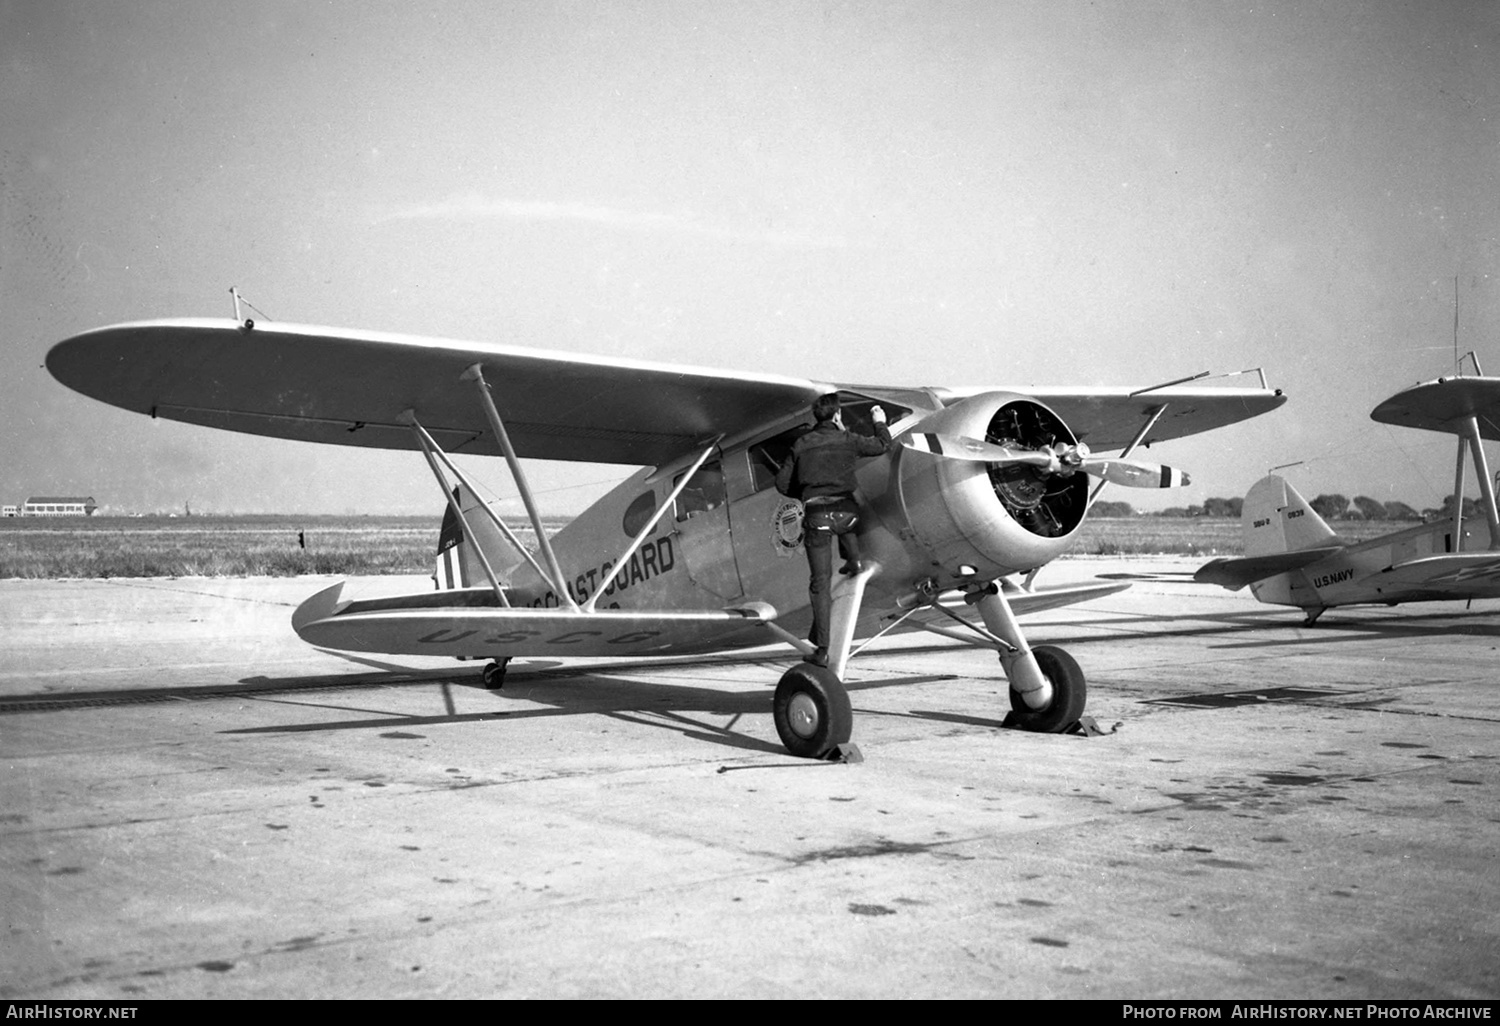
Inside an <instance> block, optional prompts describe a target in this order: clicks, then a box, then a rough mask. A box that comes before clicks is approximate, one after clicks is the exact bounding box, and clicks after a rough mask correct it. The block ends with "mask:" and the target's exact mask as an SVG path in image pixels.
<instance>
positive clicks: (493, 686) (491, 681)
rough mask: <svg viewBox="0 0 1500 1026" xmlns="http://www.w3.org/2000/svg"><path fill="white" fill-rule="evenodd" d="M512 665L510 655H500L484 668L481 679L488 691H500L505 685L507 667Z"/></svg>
mask: <svg viewBox="0 0 1500 1026" xmlns="http://www.w3.org/2000/svg"><path fill="white" fill-rule="evenodd" d="M509 665H510V656H500V657H499V658H497V659H496V660H495V661H494V662H492V663H490V664H489V665H488V666H486V667H485V668H484V672H483V673H482V674H480V679H481V680H483V681H484V688H485V690H486V691H499V690H500V689H501V688H503V687H505V668H506V667H507V666H509Z"/></svg>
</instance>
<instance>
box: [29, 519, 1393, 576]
mask: <svg viewBox="0 0 1500 1026" xmlns="http://www.w3.org/2000/svg"><path fill="white" fill-rule="evenodd" d="M565 522H566V520H565V519H558V520H556V521H551V522H549V523H548V527H549V530H555V529H556V528H557V527H560V526H562V524H563V523H565ZM510 523H511V526H512V528H513V529H514V530H515V531H516V533H517V534H518V535H519V536H520V537H521V538H522V540H523V541H526V542H530V541H531V539H532V537H533V535H532V532H531V529H530V527H529V526H528V525H526V524H525V523H524V522H514V521H511V522H510ZM1401 526H1405V525H1402V524H1394V523H1391V524H1384V523H1379V522H1372V523H1365V522H1361V521H1347V522H1343V523H1340V524H1339V531H1340V533H1341V534H1342V535H1344V537H1346V538H1348V539H1349V540H1360V539H1363V538H1369V537H1373V536H1375V535H1378V534H1384V533H1386V532H1387V531H1392V530H1395V529H1397V528H1398V527H1401ZM299 533H300V534H301V542H300V544H299V539H298V535H299ZM437 538H438V521H437V519H436V518H434V517H290V516H254V517H180V518H166V517H143V518H134V517H88V518H84V517H56V518H30V517H27V518H7V519H0V578H4V577H21V578H63V577H85V578H94V577H244V576H271V577H291V576H296V575H298V574H345V575H356V574H358V575H363V574H409V573H425V572H428V571H430V570H431V569H432V565H433V557H434V555H435V553H436V551H437ZM622 540H623V539H622ZM1240 549H1241V545H1240V523H1239V521H1238V520H1231V519H1227V518H1209V517H1198V518H1194V519H1186V518H1172V517H1153V516H1140V517H1127V518H1119V519H1103V518H1095V519H1092V520H1090V521H1088V522H1087V523H1085V524H1084V527H1083V530H1082V532H1081V534H1080V536H1079V538H1078V541H1077V542H1076V543H1075V544H1074V545H1073V547H1072V550H1071V552H1072V553H1073V554H1075V555H1106V556H1118V555H1134V554H1143V555H1144V554H1156V553H1178V554H1185V555H1194V556H1199V555H1201V556H1204V557H1212V556H1224V555H1235V554H1237V553H1239V552H1240Z"/></svg>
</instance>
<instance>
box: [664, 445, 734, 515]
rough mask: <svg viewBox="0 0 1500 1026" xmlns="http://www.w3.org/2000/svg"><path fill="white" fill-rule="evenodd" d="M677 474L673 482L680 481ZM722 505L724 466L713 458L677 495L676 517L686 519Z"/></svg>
mask: <svg viewBox="0 0 1500 1026" xmlns="http://www.w3.org/2000/svg"><path fill="white" fill-rule="evenodd" d="M681 480H682V478H681V477H680V476H679V477H678V478H676V479H675V481H674V482H673V483H674V484H675V483H676V481H681ZM722 505H724V467H723V466H722V465H721V464H720V463H719V461H718V460H715V461H714V462H712V463H705V464H704V465H703V466H701V467H699V468H698V472H697V473H696V474H694V475H693V477H692V479H691V480H690V481H688V483H687V487H686V488H684V489H683V490H682V491H681V492H680V493H679V494H678V496H677V519H678V520H687V519H689V518H690V517H695V516H697V515H698V514H700V513H707V512H708V511H709V510H711V509H718V508H719V507H720V506H722Z"/></svg>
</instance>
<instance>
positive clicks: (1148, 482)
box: [1079, 457, 1191, 488]
mask: <svg viewBox="0 0 1500 1026" xmlns="http://www.w3.org/2000/svg"><path fill="white" fill-rule="evenodd" d="M1079 469H1080V470H1082V471H1083V472H1084V473H1086V474H1089V475H1091V476H1093V477H1098V478H1103V479H1104V480H1106V481H1108V482H1109V483H1110V484H1117V485H1124V486H1125V487H1126V488H1180V487H1182V486H1183V485H1185V484H1189V483H1190V480H1191V479H1190V478H1189V477H1188V475H1187V474H1186V472H1184V471H1181V470H1178V469H1177V468H1176V467H1167V466H1163V465H1162V464H1160V463H1146V462H1145V461H1143V460H1106V459H1100V458H1098V457H1089V458H1088V459H1086V460H1084V461H1083V465H1082V466H1081V467H1079Z"/></svg>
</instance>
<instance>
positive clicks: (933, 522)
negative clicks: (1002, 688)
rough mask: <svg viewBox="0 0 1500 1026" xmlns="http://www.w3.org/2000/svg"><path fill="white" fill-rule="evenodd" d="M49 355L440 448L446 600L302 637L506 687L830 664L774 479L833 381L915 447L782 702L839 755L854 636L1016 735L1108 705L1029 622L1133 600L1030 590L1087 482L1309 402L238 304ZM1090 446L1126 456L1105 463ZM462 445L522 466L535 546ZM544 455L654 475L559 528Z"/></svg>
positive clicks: (431, 599) (342, 439) (249, 412)
mask: <svg viewBox="0 0 1500 1026" xmlns="http://www.w3.org/2000/svg"><path fill="white" fill-rule="evenodd" d="M237 314H238V310H237ZM47 367H48V369H49V370H50V371H51V372H52V374H53V375H54V376H55V377H56V378H57V379H58V380H59V381H61V382H62V383H63V384H65V385H68V386H69V387H71V388H73V389H76V390H77V391H79V392H82V393H83V394H85V395H88V396H91V397H93V398H95V399H98V400H101V401H103V402H106V403H111V404H114V405H116V406H120V407H123V408H125V409H129V410H135V411H137V412H139V413H143V414H148V415H150V416H152V417H162V418H168V419H172V420H179V421H185V422H187V423H190V424H199V425H206V426H209V427H216V428H223V429H227V430H231V431H243V432H249V433H251V434H259V435H269V436H275V437H281V438H292V439H300V440H304V441H310V442H324V443H332V444H339V445H356V446H374V447H380V448H390V449H415V450H418V451H420V452H421V453H422V454H423V456H424V457H425V459H426V461H427V463H428V465H429V466H430V468H431V470H432V473H433V476H434V477H435V479H436V481H437V483H438V486H439V487H440V489H441V491H442V495H443V496H444V500H445V501H446V503H447V513H446V518H445V519H446V523H445V525H444V527H443V530H442V533H441V541H440V553H439V556H438V560H437V573H436V574H435V577H436V582H437V588H436V589H435V590H433V591H429V592H424V593H420V594H409V595H404V596H399V597H393V598H360V597H357V596H346V595H345V594H344V586H343V584H342V583H341V584H337V585H334V586H333V587H330V588H328V589H326V590H324V591H321V592H319V593H317V594H316V595H313V596H312V597H310V598H308V599H307V600H306V601H305V602H303V603H302V604H301V606H300V607H299V608H298V609H297V610H296V612H295V613H294V615H293V617H292V626H293V627H294V629H295V630H296V632H297V634H298V635H300V636H301V637H302V638H303V639H304V640H306V641H308V642H309V643H311V644H314V645H318V646H324V647H329V648H334V649H343V650H353V651H364V652H381V653H392V654H416V655H444V656H452V657H456V658H459V659H484V660H490V662H489V663H488V665H487V666H486V667H485V669H484V671H483V680H484V682H485V684H486V686H490V687H498V686H500V684H501V682H502V680H503V677H504V673H505V667H506V663H507V662H508V661H509V660H510V659H511V658H513V657H518V656H520V657H534V656H615V657H621V656H647V655H649V656H661V655H675V654H690V653H704V652H710V651H720V650H726V649H738V648H748V647H753V646H759V645H765V644H768V643H773V642H776V641H778V640H780V641H784V642H786V643H788V644H790V645H791V646H792V647H793V648H795V649H797V650H798V651H800V652H802V653H804V654H808V653H810V652H811V651H812V646H811V645H810V644H809V643H808V642H806V641H804V640H803V634H804V633H805V631H806V629H807V627H808V624H809V622H810V619H811V614H810V606H809V600H808V591H807V576H808V570H807V563H806V560H805V558H804V556H803V552H802V548H801V520H802V509H801V506H800V505H799V503H797V502H796V501H795V500H792V499H788V498H786V497H784V496H782V495H780V494H778V493H777V491H776V490H775V488H774V486H773V482H774V478H775V473H776V469H777V467H778V465H779V464H780V463H781V462H783V461H784V460H785V459H786V458H787V456H788V454H789V452H790V449H791V443H792V441H793V440H794V439H795V437H796V436H797V434H798V433H799V432H800V431H801V430H805V425H806V422H807V420H808V410H809V407H810V405H811V402H812V400H813V399H814V398H815V397H817V396H818V395H820V394H823V393H826V392H837V393H838V394H839V395H840V397H841V399H842V401H843V409H844V417H845V420H846V422H847V423H848V425H849V427H850V428H851V429H854V430H863V431H866V432H868V431H869V428H870V419H871V409H872V407H874V406H875V405H876V404H879V405H880V406H882V407H884V408H885V410H886V412H887V413H888V415H889V418H890V430H891V432H892V435H893V436H894V438H895V440H896V442H897V443H898V444H897V445H896V446H894V447H893V449H892V450H891V451H890V452H889V453H887V454H886V455H883V456H879V457H876V458H873V459H870V460H867V461H866V462H865V463H863V464H862V465H861V467H860V469H859V475H858V480H859V486H860V491H861V497H862V502H863V505H864V508H865V516H864V517H863V518H862V524H861V527H860V536H861V547H862V551H863V554H864V570H863V572H861V573H858V574H856V575H854V576H851V577H846V578H843V579H841V580H839V581H838V582H837V583H836V584H835V585H834V588H833V615H832V624H831V627H832V629H831V638H830V645H829V653H828V665H827V666H826V667H823V666H818V665H813V664H811V663H808V662H805V661H803V662H797V663H795V664H794V665H793V666H792V667H791V669H789V670H787V671H786V673H785V674H784V675H783V676H782V678H781V680H780V682H779V683H778V685H777V687H776V693H775V698H774V700H773V703H772V710H773V717H774V720H775V724H776V730H777V733H778V734H779V735H780V737H781V739H782V741H783V742H784V743H785V744H786V746H787V748H788V749H789V750H790V751H792V752H793V753H795V754H797V755H801V756H808V757H825V756H828V755H830V754H836V751H837V750H838V749H839V748H840V746H842V745H844V744H845V743H846V742H848V740H849V738H850V735H851V731H852V720H853V716H852V712H851V708H850V703H849V698H848V695H847V692H846V691H845V688H844V686H843V684H842V683H841V677H842V676H843V674H844V671H845V667H846V665H847V663H848V660H849V659H850V658H851V657H852V656H853V655H854V654H855V651H856V649H855V647H854V639H855V638H857V637H858V638H871V637H874V636H879V635H881V634H885V633H888V632H891V631H909V630H916V629H921V630H928V631H933V632H935V633H938V634H942V635H945V636H949V637H962V638H964V639H965V640H969V641H972V642H974V643H976V644H978V645H981V646H985V647H988V648H991V649H993V650H995V651H997V652H998V653H999V659H1000V665H1001V667H1002V668H1003V670H1004V672H1005V675H1006V677H1007V680H1008V682H1009V689H1010V705H1011V709H1012V713H1011V717H1010V718H1011V719H1012V721H1014V722H1015V723H1016V724H1017V725H1019V726H1022V727H1025V728H1029V729H1033V730H1039V731H1061V730H1064V729H1066V728H1067V727H1069V726H1070V725H1072V724H1073V723H1075V722H1076V721H1077V720H1078V718H1079V716H1080V715H1081V714H1082V712H1083V709H1084V702H1085V690H1086V688H1085V683H1084V677H1083V674H1082V672H1081V671H1080V670H1079V668H1078V665H1077V663H1075V662H1074V661H1073V659H1072V658H1071V657H1070V656H1069V655H1068V654H1067V653H1066V652H1064V651H1062V650H1061V649H1058V648H1054V647H1051V646H1038V647H1037V648H1032V647H1031V646H1030V645H1028V644H1027V641H1026V638H1025V636H1024V635H1023V633H1022V631H1021V628H1020V626H1019V625H1018V623H1017V620H1016V617H1017V615H1018V614H1022V613H1026V612H1031V611H1035V610H1040V609H1047V608H1053V607H1057V606H1063V605H1068V604H1071V603H1074V602H1080V601H1083V600H1085V599H1089V598H1092V597H1096V596H1099V595H1104V594H1109V593H1111V592H1114V591H1117V590H1119V589H1120V588H1122V587H1125V585H1122V584H1118V583H1114V582H1097V583H1085V584H1080V585H1072V586H1058V587H1052V588H1045V587H1036V586H1033V581H1032V577H1033V575H1034V573H1035V571H1036V570H1037V569H1038V568H1040V567H1041V566H1042V565H1043V564H1045V563H1047V562H1048V561H1050V560H1051V559H1053V558H1054V557H1056V556H1057V555H1059V554H1061V553H1062V552H1063V551H1064V550H1065V549H1067V548H1068V546H1069V544H1070V543H1071V542H1072V541H1073V540H1074V538H1075V537H1076V535H1077V532H1078V529H1079V526H1080V525H1081V524H1082V523H1083V521H1084V517H1085V515H1086V513H1087V511H1088V507H1089V504H1090V502H1091V498H1092V497H1091V495H1090V486H1089V478H1091V477H1092V478H1097V479H1100V480H1101V481H1113V482H1116V483H1119V484H1124V485H1129V486H1150V487H1157V486H1164V485H1172V484H1178V483H1183V482H1184V480H1185V478H1184V476H1183V475H1182V474H1180V473H1178V472H1175V471H1173V470H1171V469H1170V468H1166V467H1162V466H1160V465H1158V464H1154V463H1147V462H1143V461H1140V460H1135V459H1132V458H1131V457H1130V453H1131V452H1132V451H1133V450H1134V449H1135V448H1137V447H1138V446H1140V445H1149V444H1151V443H1153V442H1158V441H1164V440H1167V439H1172V438H1179V437H1182V436H1184V435H1190V434H1194V433H1197V432H1201V431H1207V430H1210V429H1213V428H1218V427H1222V426H1224V425H1227V424H1233V423H1235V422H1237V421H1241V420H1245V419H1247V418H1250V417H1254V416H1257V415H1259V414H1261V413H1265V412H1268V411H1270V410H1273V409H1275V408H1276V407H1278V406H1280V405H1281V404H1282V403H1283V402H1284V401H1285V400H1284V397H1283V396H1282V395H1281V393H1280V391H1272V390H1270V389H1269V388H1267V387H1266V383H1265V377H1264V375H1263V374H1262V375H1260V380H1259V386H1260V387H1250V388H1239V387H1236V388H1220V387H1207V388H1205V387H1186V386H1183V385H1182V384H1181V382H1180V381H1179V382H1173V383H1169V384H1168V385H1164V386H1160V387H1156V388H1152V389H1144V390H1137V391H1131V390H1127V389H1119V388H1073V389H1062V388H1045V389H1028V390H1026V391H1025V392H1024V393H1021V392H1016V391H1011V390H1008V389H1001V388H981V387H972V386H971V387H965V388H890V387H870V386H862V385H850V384H840V383H837V382H828V381H811V380H805V379H800V378H792V377H780V376H770V375H761V374H744V373H738V372H735V373H729V372H720V371H712V370H703V369H698V368H691V367H684V366H676V365H669V364H659V363H645V362H638V361H633V360H624V359H604V358H598V357H584V356H577V355H570V354H564V353H558V352H548V351H541V350H535V349H525V348H520V347H515V346H510V345H499V344H485V343H473V342H455V341H448V340H441V339H430V338H416V337H410V336H398V335H392V334H380V333H374V332H364V331H352V330H342V329H329V328H319V327H308V326H300V325H290V324H284V323H278V324H274V325H267V324H256V323H255V322H253V321H251V320H244V321H241V320H239V319H238V316H237V318H236V319H235V320H232V321H231V320H160V321H150V322H140V323H133V324H123V325H117V326H113V327H106V328H100V329H98V330H95V331H90V332H86V333H84V334H82V335H78V336H76V337H73V338H70V339H67V340H66V341H63V342H60V343H58V344H57V345H56V346H54V347H53V348H52V350H51V351H50V352H49V353H48V355H47ZM1203 376H1204V375H1199V376H1198V377H1200V378H1201V377H1203ZM1182 380H1183V381H1192V380H1196V379H1182ZM1091 447H1092V449H1098V450H1114V449H1120V450H1122V452H1121V454H1120V455H1118V456H1114V457H1107V458H1101V457H1098V456H1095V455H1094V454H1093V453H1092V452H1091ZM449 453H455V454H482V455H491V456H494V455H500V456H503V457H504V458H505V459H506V461H507V463H508V464H509V468H510V472H511V475H512V477H513V478H514V482H515V486H516V489H517V491H518V493H519V495H520V498H521V500H522V502H523V503H524V505H525V507H526V510H527V513H528V516H529V517H530V519H531V523H532V526H533V528H534V530H535V532H536V538H537V545H536V551H535V552H532V551H528V550H527V549H526V548H525V547H524V546H523V545H522V544H521V542H520V540H519V539H518V537H517V536H516V535H515V533H514V532H513V531H512V530H511V529H510V527H509V526H508V525H507V524H506V523H505V522H504V520H502V518H500V517H499V516H498V515H497V514H496V513H495V511H494V510H493V509H492V508H491V506H490V505H489V504H487V503H485V502H483V501H481V500H480V499H479V498H478V495H479V491H478V489H477V487H476V485H475V483H474V482H473V481H472V480H471V479H470V477H469V476H468V475H467V474H466V473H465V472H463V471H462V470H461V469H460V468H459V467H458V466H457V465H456V464H455V463H454V462H453V460H452V458H451V457H450V456H449ZM521 457H527V458H531V459H544V460H575V461H586V462H593V463H617V464H631V465H638V466H642V468H643V469H641V470H639V471H637V472H636V473H635V474H634V475H633V476H631V477H630V478H628V479H627V480H626V481H624V482H623V483H622V484H620V485H619V486H618V487H616V488H615V489H614V490H613V491H611V492H610V493H609V494H608V495H606V496H605V497H604V498H603V499H601V500H599V502H597V503H596V504H595V505H594V506H593V507H592V508H590V509H588V510H587V511H586V512H584V513H583V514H582V515H581V516H579V517H578V518H577V519H575V520H573V521H572V522H571V523H569V524H568V525H567V526H566V527H565V528H563V529H562V530H561V531H559V532H558V533H557V534H556V536H555V537H552V538H549V537H548V536H547V533H546V531H545V530H544V529H543V525H542V522H541V519H540V516H539V514H538V511H537V508H536V503H535V500H534V497H533V495H532V492H531V490H530V489H529V487H528V486H527V483H526V478H525V475H524V473H523V472H522V468H521V465H520V463H519V459H520V458H521ZM1095 494H1097V489H1096V490H1095ZM1017 575H1025V576H1024V578H1023V579H1022V580H1020V581H1017V580H1015V579H1013V578H1014V577H1015V576H1017ZM966 606H967V607H968V609H966V608H965V607H966ZM976 611H977V614H978V616H977V618H976V617H975V616H974V613H975V612H976Z"/></svg>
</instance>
